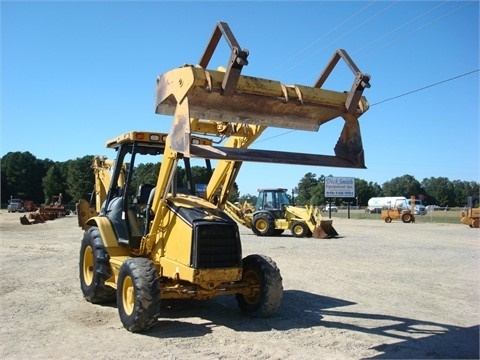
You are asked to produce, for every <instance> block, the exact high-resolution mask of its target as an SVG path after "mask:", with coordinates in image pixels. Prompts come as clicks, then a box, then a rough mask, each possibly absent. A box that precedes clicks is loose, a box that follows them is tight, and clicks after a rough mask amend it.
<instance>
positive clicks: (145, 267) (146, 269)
mask: <svg viewBox="0 0 480 360" xmlns="http://www.w3.org/2000/svg"><path fill="white" fill-rule="evenodd" d="M117 306H118V314H119V316H120V320H121V321H122V324H123V326H124V327H125V329H127V330H128V331H131V332H139V331H144V330H147V329H149V328H151V327H153V326H154V325H155V324H156V323H157V321H158V317H159V316H160V279H159V277H158V275H157V269H156V268H155V266H153V263H152V261H151V260H150V259H147V258H132V259H128V260H126V261H125V262H124V263H123V264H122V266H121V267H120V271H119V273H118V287H117Z"/></svg>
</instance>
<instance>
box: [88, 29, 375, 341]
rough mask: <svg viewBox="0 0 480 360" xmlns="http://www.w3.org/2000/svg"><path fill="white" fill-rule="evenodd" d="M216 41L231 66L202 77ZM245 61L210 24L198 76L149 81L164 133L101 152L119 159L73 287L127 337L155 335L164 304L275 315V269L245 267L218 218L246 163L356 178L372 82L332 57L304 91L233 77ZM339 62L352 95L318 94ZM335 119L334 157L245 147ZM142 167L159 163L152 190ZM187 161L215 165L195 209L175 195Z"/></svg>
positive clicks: (190, 199) (179, 74)
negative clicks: (338, 129) (225, 298)
mask: <svg viewBox="0 0 480 360" xmlns="http://www.w3.org/2000/svg"><path fill="white" fill-rule="evenodd" d="M222 36H223V37H225V39H226V41H227V43H228V45H229V46H230V49H231V56H230V59H229V61H228V64H227V66H226V68H225V69H221V70H210V69H207V66H208V62H209V61H210V58H211V56H212V54H213V52H214V50H215V48H216V46H217V44H218V42H219V40H220V39H221V38H222ZM247 56H248V51H246V50H244V49H241V48H240V46H239V44H238V43H237V41H236V39H235V37H234V36H233V34H232V32H231V30H230V28H229V26H228V25H227V24H226V23H223V22H219V23H217V24H216V26H215V28H214V31H213V33H212V37H211V39H210V42H209V43H208V45H207V47H206V49H205V51H204V54H203V56H202V57H201V59H200V62H199V65H198V66H184V67H181V68H177V69H174V70H171V71H169V72H167V73H164V74H163V75H161V76H159V77H158V78H157V84H156V97H155V112H156V113H157V114H162V115H173V124H172V127H171V130H170V132H169V134H168V135H167V136H164V135H163V134H160V133H156V132H138V131H132V132H129V133H126V134H123V135H121V136H118V137H116V138H114V139H112V140H110V141H108V142H107V148H109V149H113V150H115V151H116V153H117V156H116V159H115V162H114V164H113V167H112V169H111V173H110V182H109V185H108V189H106V194H105V199H104V200H103V201H102V203H101V204H100V207H99V209H98V210H99V212H98V215H96V216H93V217H91V218H89V219H88V220H87V221H86V222H85V227H86V230H85V233H84V236H83V240H82V242H81V248H80V261H79V267H80V285H81V289H82V292H83V295H84V297H85V299H87V300H88V301H90V302H92V303H100V302H108V301H115V300H116V302H117V307H118V313H119V316H120V320H121V322H122V324H123V326H124V327H125V328H126V329H127V330H129V331H132V332H139V331H144V330H146V329H148V328H151V327H152V326H155V324H156V323H157V321H158V318H159V317H160V315H161V314H160V301H161V300H162V299H186V298H191V299H200V300H201V299H209V298H212V297H215V296H220V295H233V296H235V297H236V299H237V302H238V305H239V307H240V309H241V310H242V311H243V312H244V313H246V314H248V315H249V316H260V317H263V316H268V315H271V314H272V313H274V312H275V311H276V310H277V309H278V307H279V306H280V304H281V300H282V293H283V285H282V277H281V274H280V270H279V269H278V267H277V265H276V263H275V262H274V261H273V260H272V259H271V258H270V257H268V256H266V255H259V254H254V255H248V256H246V257H244V258H242V248H241V243H240V235H239V230H238V224H237V223H236V222H235V221H233V220H232V218H231V217H230V216H228V214H227V213H226V212H225V211H224V208H225V204H226V202H227V198H228V195H229V192H230V190H231V187H232V184H233V183H234V181H235V178H236V176H237V174H238V171H239V169H240V167H241V165H242V163H243V162H244V161H260V162H273V163H284V164H304V165H317V166H334V167H338V166H340V167H354V168H364V167H365V165H364V157H363V146H362V141H361V136H360V128H359V122H358V118H359V117H360V116H361V115H362V114H363V113H364V112H365V111H367V109H368V103H367V101H366V99H365V98H364V97H363V95H362V93H363V90H364V88H367V87H369V86H370V85H369V79H370V77H369V76H368V75H365V74H362V73H361V72H360V71H359V70H358V68H357V67H356V66H355V65H354V64H353V62H352V60H351V59H350V58H349V57H348V55H347V54H346V52H345V51H343V50H339V51H337V52H336V53H335V54H334V56H333V58H332V60H331V61H330V63H329V64H328V65H327V67H326V68H325V70H324V71H323V72H322V74H321V75H320V77H319V79H318V81H317V82H316V84H315V85H314V86H313V87H308V86H301V85H291V86H290V85H284V84H282V83H280V82H277V81H273V80H267V79H263V78H257V77H249V76H244V75H241V71H242V68H243V67H244V66H245V65H247V64H248V61H247ZM340 59H343V60H345V61H346V63H347V64H348V65H349V67H350V68H351V69H352V71H353V72H354V82H353V85H352V88H351V89H350V90H347V91H341V92H336V91H331V90H325V89H322V88H321V87H322V85H323V83H324V81H325V80H326V79H327V77H328V75H329V74H330V72H331V71H332V70H333V68H334V67H335V65H336V63H337V62H338V61H339V60H340ZM338 117H341V118H343V120H344V128H343V130H342V133H341V135H340V138H339V140H338V142H337V145H336V146H335V155H315V154H300V153H291V152H278V151H268V150H258V149H256V150H253V149H249V148H248V147H249V146H250V145H251V144H252V143H253V142H254V141H255V140H256V139H257V138H258V136H259V135H260V134H261V133H262V131H264V130H265V129H266V128H267V127H269V126H275V127H284V128H289V129H298V130H309V131H317V130H318V129H319V127H320V125H322V124H324V123H326V122H327V121H329V120H332V119H335V118H338ZM207 119H208V120H207ZM195 134H198V135H200V136H202V137H203V136H204V137H205V138H207V139H215V141H213V140H210V141H209V140H205V139H202V138H196V137H195ZM223 140H225V142H224V144H223V146H221V145H219V144H220V143H221V142H222V141H223ZM143 156H160V157H161V166H160V171H159V174H158V177H157V181H156V183H155V184H142V185H141V186H140V187H139V188H138V191H137V189H133V183H134V181H133V179H134V177H135V169H136V167H135V166H136V164H137V159H139V158H141V157H143ZM190 158H201V159H207V160H209V161H210V160H216V161H217V164H216V166H215V170H214V171H213V174H212V176H211V180H210V182H209V183H208V185H207V188H206V192H205V195H204V197H203V198H200V197H197V196H194V195H188V194H181V193H179V192H178V191H177V189H176V187H175V186H174V185H175V174H176V170H177V164H178V162H179V161H180V160H181V159H184V160H185V159H187V160H188V159H190ZM124 164H125V165H124ZM124 166H126V169H125V171H124ZM122 174H125V180H124V181H123V182H122V181H121V176H123V175H122Z"/></svg>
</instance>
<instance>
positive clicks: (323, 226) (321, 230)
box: [312, 220, 338, 239]
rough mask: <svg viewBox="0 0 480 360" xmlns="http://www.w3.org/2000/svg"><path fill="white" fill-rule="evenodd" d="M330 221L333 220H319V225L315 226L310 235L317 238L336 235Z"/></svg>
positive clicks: (327, 237)
mask: <svg viewBox="0 0 480 360" xmlns="http://www.w3.org/2000/svg"><path fill="white" fill-rule="evenodd" d="M332 223H333V220H320V225H317V226H316V227H315V230H314V231H313V234H312V236H313V237H314V238H317V239H329V238H333V237H336V236H338V233H337V231H336V230H335V228H334V227H333V225H332Z"/></svg>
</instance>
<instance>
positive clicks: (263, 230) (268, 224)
mask: <svg viewBox="0 0 480 360" xmlns="http://www.w3.org/2000/svg"><path fill="white" fill-rule="evenodd" d="M252 230H253V232H254V233H255V235H257V236H272V235H273V234H274V233H275V220H274V219H273V218H272V217H271V216H270V215H268V214H263V213H262V214H258V215H256V216H255V217H254V218H253V227H252Z"/></svg>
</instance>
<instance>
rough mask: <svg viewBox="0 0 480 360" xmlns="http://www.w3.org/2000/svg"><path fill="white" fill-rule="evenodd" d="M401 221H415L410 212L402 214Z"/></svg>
mask: <svg viewBox="0 0 480 360" xmlns="http://www.w3.org/2000/svg"><path fill="white" fill-rule="evenodd" d="M402 221H403V222H404V223H411V222H414V221H415V217H414V216H413V215H412V214H408V213H407V214H403V215H402Z"/></svg>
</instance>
